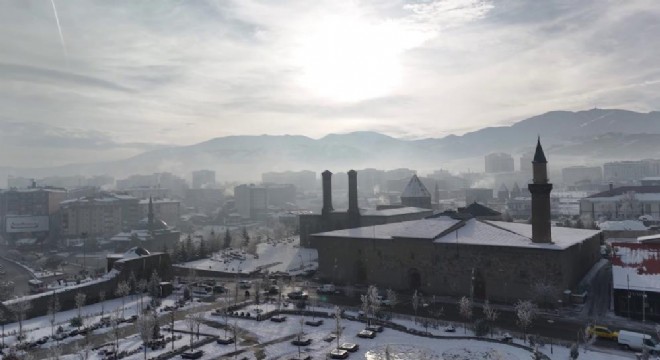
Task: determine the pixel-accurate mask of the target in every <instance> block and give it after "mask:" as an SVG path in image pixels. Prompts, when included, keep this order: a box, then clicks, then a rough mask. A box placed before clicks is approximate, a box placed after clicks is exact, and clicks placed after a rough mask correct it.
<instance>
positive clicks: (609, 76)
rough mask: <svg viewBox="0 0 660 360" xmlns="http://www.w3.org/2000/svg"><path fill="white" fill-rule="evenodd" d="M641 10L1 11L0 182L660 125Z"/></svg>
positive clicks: (477, 4) (336, 0)
mask: <svg viewBox="0 0 660 360" xmlns="http://www.w3.org/2000/svg"><path fill="white" fill-rule="evenodd" d="M659 25H660V7H659V6H658V3H657V1H656V0H648V1H644V0H639V1H635V0H631V1H605V0H603V1H596V0H580V1H574V0H566V1H558V0H544V1H531V0H529V1H523V0H501V1H488V0H420V1H401V0H382V1H376V0H364V1H359V0H352V1H341V0H328V1H326V0H314V1H309V0H278V1H266V0H264V1H258V0H236V1H233V0H223V1H211V0H206V1H205V0H195V1H184V0H178V1H174V0H152V1H149V0H145V1H133V0H118V1H101V0H98V1H94V0H66V1H63V0H53V1H48V0H0V49H2V51H1V52H0V54H1V56H0V109H2V111H0V153H2V154H4V156H2V157H1V158H0V159H2V160H0V166H46V165H58V164H64V163H73V162H87V161H95V160H108V159H119V158H124V157H128V156H131V155H134V154H137V153H140V152H143V151H146V150H150V149H154V148H158V147H162V146H167V145H188V144H194V143H198V142H202V141H205V140H208V139H211V138H214V137H221V136H228V135H260V134H273V135H277V134H300V135H306V136H310V137H314V138H319V137H322V136H324V135H326V134H328V133H345V132H351V131H359V130H370V131H378V132H382V133H385V134H388V135H391V136H395V137H403V138H425V137H443V136H446V135H449V134H462V133H465V132H467V131H472V130H476V129H479V128H482V127H486V126H501V125H507V124H511V123H513V122H515V121H519V120H522V119H524V118H526V117H529V116H533V115H537V114H541V113H544V112H546V111H551V110H586V109H590V108H593V107H599V108H624V109H629V110H635V111H642V112H647V111H653V110H658V109H660V97H659V96H658V94H660V63H659V62H658V61H657V59H658V58H660V37H659V36H658V34H660V28H659Z"/></svg>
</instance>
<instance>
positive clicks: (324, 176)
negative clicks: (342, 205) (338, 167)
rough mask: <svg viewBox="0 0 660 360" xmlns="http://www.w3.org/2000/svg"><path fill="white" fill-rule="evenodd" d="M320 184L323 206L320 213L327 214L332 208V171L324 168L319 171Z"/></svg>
mask: <svg viewBox="0 0 660 360" xmlns="http://www.w3.org/2000/svg"><path fill="white" fill-rule="evenodd" d="M321 184H322V188H323V208H322V209H321V214H322V215H323V216H328V215H330V213H332V211H333V210H334V209H333V208H332V173H331V172H330V171H329V170H326V171H324V172H322V173H321Z"/></svg>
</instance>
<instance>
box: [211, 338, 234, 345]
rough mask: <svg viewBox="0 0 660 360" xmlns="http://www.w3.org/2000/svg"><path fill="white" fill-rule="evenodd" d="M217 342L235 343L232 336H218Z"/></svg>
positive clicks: (222, 343) (223, 343)
mask: <svg viewBox="0 0 660 360" xmlns="http://www.w3.org/2000/svg"><path fill="white" fill-rule="evenodd" d="M215 342H216V343H218V344H220V345H229V344H233V343H234V338H233V337H231V336H230V337H228V338H218V339H217V340H216V341H215Z"/></svg>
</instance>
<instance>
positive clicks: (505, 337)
mask: <svg viewBox="0 0 660 360" xmlns="http://www.w3.org/2000/svg"><path fill="white" fill-rule="evenodd" d="M498 340H499V341H501V342H503V343H511V342H513V336H511V334H509V333H504V334H502V335H501V336H500V337H499V338H498Z"/></svg>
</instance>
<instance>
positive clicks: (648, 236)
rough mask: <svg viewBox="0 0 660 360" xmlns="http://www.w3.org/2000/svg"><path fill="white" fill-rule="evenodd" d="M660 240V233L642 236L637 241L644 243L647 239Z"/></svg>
mask: <svg viewBox="0 0 660 360" xmlns="http://www.w3.org/2000/svg"><path fill="white" fill-rule="evenodd" d="M656 240H660V234H655V235H647V236H640V237H638V238H637V242H640V243H643V242H647V241H656Z"/></svg>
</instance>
